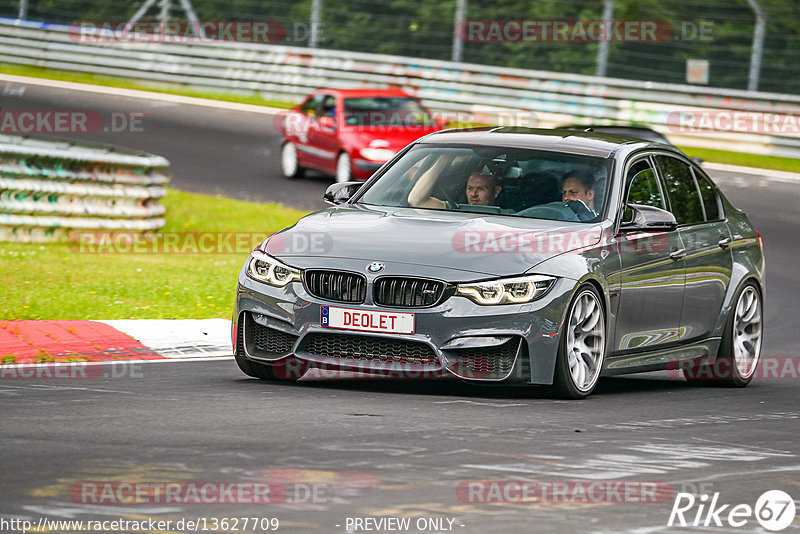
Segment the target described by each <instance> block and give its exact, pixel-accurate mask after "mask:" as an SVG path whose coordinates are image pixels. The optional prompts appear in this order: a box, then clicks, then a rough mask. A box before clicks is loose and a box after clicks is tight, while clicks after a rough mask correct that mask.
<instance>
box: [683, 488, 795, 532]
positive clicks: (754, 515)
mask: <svg viewBox="0 0 800 534" xmlns="http://www.w3.org/2000/svg"><path fill="white" fill-rule="evenodd" d="M794 517H795V504H794V500H793V499H792V498H791V496H789V494H788V493H786V492H785V491H781V490H770V491H766V492H764V493H763V494H761V496H760V497H759V498H758V499H757V500H756V504H755V506H750V505H749V504H736V505H733V504H727V503H726V504H723V503H721V502H720V498H719V492H716V493H714V495H712V496H709V495H708V494H707V493H704V494H702V495H700V496H699V497H698V496H696V495H694V494H691V493H683V492H681V493H678V494H677V495H676V496H675V502H674V503H673V505H672V512H671V513H670V514H669V521H668V522H667V526H670V527H673V526H674V527H695V528H696V527H706V528H707V527H735V528H739V527H743V526H745V525H747V524H748V523H750V522H751V521H752V520H753V519H755V520H756V521H757V522H758V524H759V525H761V527H762V528H765V529H766V530H769V531H771V532H779V531H781V530H783V529H785V528H786V527H788V526H789V525H791V524H792V521H794Z"/></svg>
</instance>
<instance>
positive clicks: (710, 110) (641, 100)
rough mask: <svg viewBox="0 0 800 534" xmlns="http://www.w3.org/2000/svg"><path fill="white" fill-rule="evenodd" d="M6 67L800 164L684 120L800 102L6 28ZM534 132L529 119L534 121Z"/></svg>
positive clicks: (22, 25) (47, 28)
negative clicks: (573, 126) (367, 90)
mask: <svg viewBox="0 0 800 534" xmlns="http://www.w3.org/2000/svg"><path fill="white" fill-rule="evenodd" d="M0 62H5V63H15V64H24V65H32V66H39V67H46V68H52V69H62V70H71V71H81V72H90V73H95V74H106V75H113V76H124V77H129V78H135V79H138V80H143V81H147V82H151V83H154V84H169V85H180V86H186V87H191V88H195V89H200V90H206V91H211V92H229V93H241V94H261V95H264V96H265V97H267V98H270V99H284V100H290V101H299V100H300V99H301V98H302V97H303V96H304V95H306V94H308V93H309V92H310V91H311V90H313V89H316V88H319V87H338V88H347V87H363V86H373V87H397V88H402V89H404V90H406V91H408V92H410V93H412V94H415V95H416V96H418V97H420V98H422V99H423V100H424V101H425V102H426V104H428V105H429V106H430V107H432V108H434V109H437V110H442V111H445V112H447V111H450V112H460V113H463V112H468V113H472V114H473V115H474V120H475V122H486V123H498V122H502V121H506V122H508V121H509V120H511V119H512V118H519V117H520V116H522V117H526V116H525V115H524V114H520V111H524V112H528V114H529V115H527V117H531V118H532V114H531V112H533V114H535V122H536V124H537V125H540V126H554V125H558V124H565V123H574V122H578V123H585V124H588V123H605V124H614V123H621V124H625V123H630V122H635V123H639V124H645V125H649V126H651V127H653V128H655V129H657V130H659V131H661V132H662V133H664V134H666V135H667V136H669V137H670V138H671V139H672V140H673V141H676V142H677V143H679V144H684V145H688V146H698V147H707V148H719V149H724V150H734V151H742V152H751V153H760V154H770V155H777V156H785V157H800V135H798V130H797V129H794V130H791V131H790V132H788V133H790V134H791V135H772V134H771V133H769V132H762V131H753V132H751V133H742V132H731V131H727V130H724V129H715V127H714V125H713V124H712V125H711V127H709V128H706V127H703V126H701V129H700V130H699V132H688V133H686V132H682V131H681V128H680V127H679V126H680V125H679V124H676V121H677V117H678V114H680V113H686V112H702V113H706V114H708V115H709V116H712V117H713V116H716V114H718V113H719V112H721V111H726V110H732V111H737V112H751V113H759V114H765V113H768V114H771V116H772V117H773V118H774V119H775V120H776V121H777V122H779V123H780V124H784V123H787V121H788V123H789V124H791V123H792V122H793V124H794V125H796V126H798V128H800V125H798V121H797V116H800V96H798V95H786V94H777V93H761V92H750V91H740V90H730V89H710V88H705V87H697V86H688V85H686V86H682V85H671V84H663V83H649V82H641V81H633V80H622V79H613V78H599V77H595V76H582V75H574V74H563V73H554V72H543V71H532V70H522V69H508V68H501V67H493V66H487V65H475V64H465V63H454V62H448V61H438V60H424V59H413V58H403V57H397V56H385V55H377V54H365V53H357V52H345V51H340V50H322V49H310V48H300V47H287V46H279V45H269V44H258V43H241V42H238V43H237V42H221V41H217V42H208V41H205V42H197V41H195V42H186V43H177V42H176V43H172V42H152V41H143V42H142V41H140V42H133V41H124V42H103V43H96V42H81V36H80V33H79V32H76V31H75V30H74V28H73V31H70V29H69V27H67V26H54V25H47V24H38V23H27V22H19V21H10V20H4V19H0ZM523 122H524V118H523Z"/></svg>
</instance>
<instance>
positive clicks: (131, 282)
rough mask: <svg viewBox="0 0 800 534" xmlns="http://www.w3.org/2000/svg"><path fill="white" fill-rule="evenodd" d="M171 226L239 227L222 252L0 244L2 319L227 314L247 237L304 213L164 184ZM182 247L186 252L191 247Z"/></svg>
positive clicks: (224, 229)
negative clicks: (237, 240)
mask: <svg viewBox="0 0 800 534" xmlns="http://www.w3.org/2000/svg"><path fill="white" fill-rule="evenodd" d="M163 203H164V205H165V206H166V207H167V225H166V227H165V228H164V229H163V230H162V231H161V232H160V233H161V234H174V233H176V232H178V233H182V232H201V233H202V232H244V233H248V234H250V233H253V234H252V235H249V236H247V237H248V239H247V240H245V241H246V242H247V243H246V246H242V247H239V248H240V250H238V251H235V252H233V253H226V254H204V253H199V254H197V253H195V254H187V253H172V254H163V253H139V254H137V253H91V252H87V251H92V250H95V249H94V248H92V247H84V250H83V252H82V251H81V249H80V247H79V246H78V245H77V244H68V243H48V244H40V243H35V244H34V243H0V319H2V320H20V319H167V318H170V319H172V318H174V319H208V318H215V317H222V318H227V317H229V316H230V313H231V308H232V304H233V300H234V290H235V286H236V277H237V275H238V272H239V269H240V268H241V266H242V263H243V262H244V259H245V257H246V256H247V252H248V251H249V249H250V248H252V247H250V246H249V245H250V243H252V242H256V241H258V240H259V239H260V237H261V235H268V234H269V233H272V232H274V231H276V230H279V229H281V228H283V227H285V226H288V225H291V224H293V223H294V222H295V221H296V220H297V219H299V218H300V217H302V216H303V215H305V212H302V211H298V210H292V209H287V208H283V207H282V206H280V205H277V204H257V203H252V202H242V201H238V200H231V199H225V198H215V197H211V196H205V195H199V194H194V193H185V192H181V191H174V190H170V191H169V193H168V194H167V196H166V197H165V198H164V201H163ZM185 250H192V248H191V247H189V248H187V249H185Z"/></svg>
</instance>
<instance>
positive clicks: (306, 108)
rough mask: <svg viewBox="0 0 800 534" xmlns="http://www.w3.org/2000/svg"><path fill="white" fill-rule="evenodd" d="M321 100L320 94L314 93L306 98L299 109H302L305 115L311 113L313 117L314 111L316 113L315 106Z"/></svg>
mask: <svg viewBox="0 0 800 534" xmlns="http://www.w3.org/2000/svg"><path fill="white" fill-rule="evenodd" d="M321 101H322V95H314V96H312V97H311V98H309V99H308V100H306V101H305V103H304V104H303V105H302V106H300V111H302V112H303V113H304V114H305V115H311V116H312V117H313V116H314V113H316V109H317V106H319V104H320V102H321Z"/></svg>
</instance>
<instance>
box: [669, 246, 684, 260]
mask: <svg viewBox="0 0 800 534" xmlns="http://www.w3.org/2000/svg"><path fill="white" fill-rule="evenodd" d="M685 256H686V249H685V248H678V249H675V250H673V251H672V252H670V253H669V257H670V258H672V259H673V260H679V259H681V258H683V257H685Z"/></svg>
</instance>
